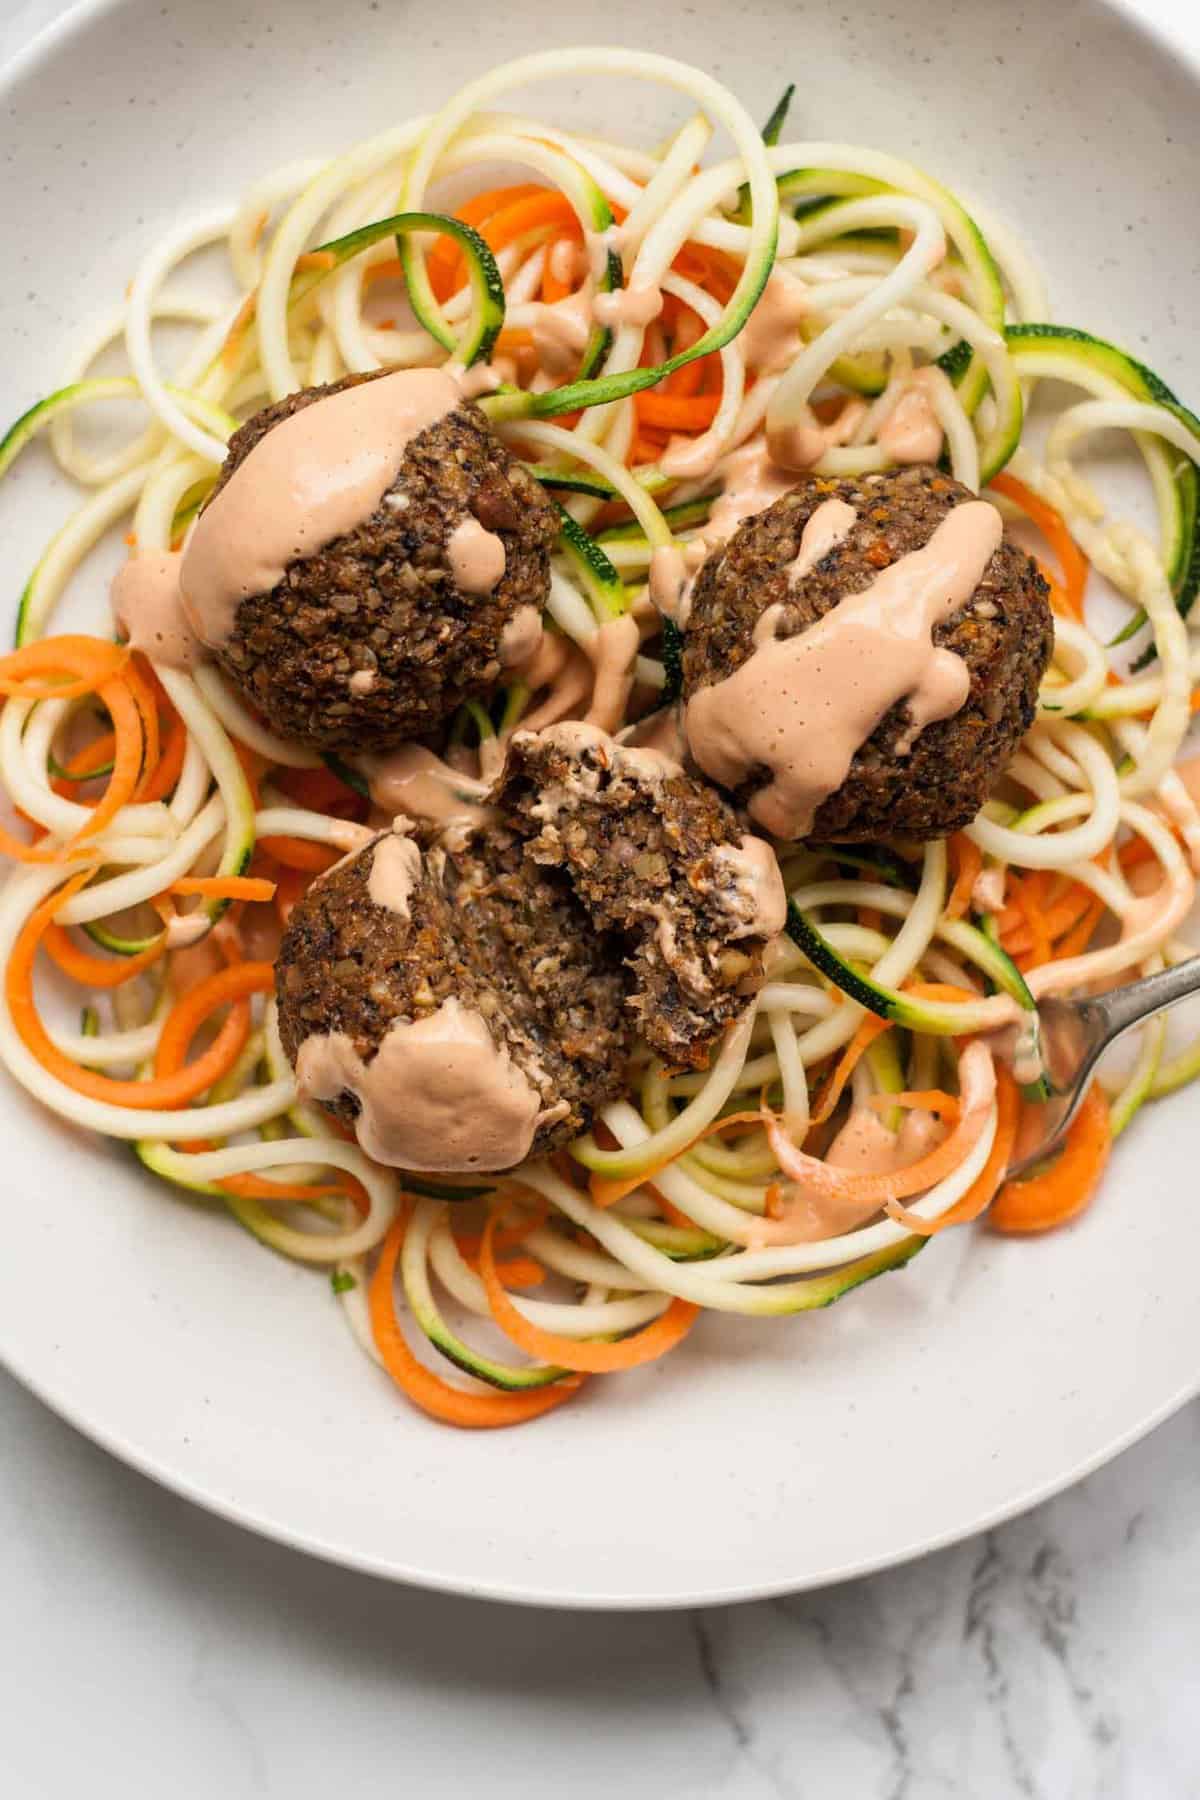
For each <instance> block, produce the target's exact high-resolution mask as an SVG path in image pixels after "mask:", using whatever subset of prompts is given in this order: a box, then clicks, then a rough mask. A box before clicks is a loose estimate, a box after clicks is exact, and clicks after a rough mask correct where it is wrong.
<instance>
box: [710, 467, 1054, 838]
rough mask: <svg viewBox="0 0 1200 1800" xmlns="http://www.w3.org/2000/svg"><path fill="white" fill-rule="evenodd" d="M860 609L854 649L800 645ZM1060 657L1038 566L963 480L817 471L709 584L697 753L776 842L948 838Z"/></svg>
mask: <svg viewBox="0 0 1200 1800" xmlns="http://www.w3.org/2000/svg"><path fill="white" fill-rule="evenodd" d="M963 507H969V508H971V509H972V510H971V511H970V512H969V513H968V514H964V515H959V516H956V518H955V519H954V520H953V521H952V522H951V523H949V524H947V520H948V519H949V516H950V515H951V514H952V513H956V514H957V509H959V508H963ZM943 546H944V549H943ZM900 565H903V567H901V566H900ZM856 597H861V598H856ZM876 599H878V604H877V605H876V604H875V602H876ZM847 601H854V607H855V608H857V609H858V612H857V614H855V616H854V617H852V615H851V613H847V614H845V615H840V619H841V625H842V629H841V633H840V638H839V639H838V640H837V641H835V640H834V638H833V636H832V635H831V633H830V630H829V628H828V627H827V626H826V627H825V628H824V629H823V633H822V634H821V636H820V637H813V638H812V639H811V640H809V641H808V643H807V645H806V652H803V653H798V645H797V642H796V640H801V639H804V638H805V634H809V633H811V632H812V631H813V628H814V627H815V626H817V625H818V623H819V622H821V621H825V620H827V618H828V616H829V615H830V614H831V613H832V612H833V611H834V609H835V608H838V607H839V606H841V605H842V604H843V603H845V602H847ZM918 604H920V605H922V606H925V607H927V608H928V609H929V610H928V612H927V614H926V618H925V624H924V625H922V626H921V629H922V630H923V631H924V640H923V653H922V656H921V658H920V659H919V663H918V662H914V663H913V664H912V669H913V674H912V677H911V682H912V688H911V692H906V677H905V674H904V668H905V667H906V666H907V665H905V664H904V662H903V655H904V654H907V653H908V651H907V650H906V649H905V646H904V645H903V644H902V642H901V639H900V637H899V635H897V633H898V629H899V625H900V624H901V623H904V624H905V625H906V628H907V627H911V626H912V624H913V620H914V618H915V616H916V615H915V614H914V612H913V609H914V607H916V606H917V605H918ZM889 608H890V611H889V610H888V609H889ZM905 608H907V609H908V613H907V615H906V616H905V617H903V618H902V615H903V613H904V609H905ZM853 610H854V609H852V612H853ZM858 615H861V617H859V616H858ZM930 622H932V623H930ZM918 623H919V621H918ZM915 635H916V637H917V638H918V639H919V638H920V631H918V632H917V633H916V634H915ZM789 641H790V642H789ZM911 648H912V646H911V645H909V646H908V650H911ZM1052 648H1053V627H1052V620H1051V614H1050V608H1049V598H1048V589H1047V586H1046V583H1045V581H1044V580H1043V578H1042V576H1041V574H1040V572H1039V571H1038V568H1037V565H1036V564H1035V562H1034V561H1033V559H1032V558H1031V557H1030V556H1028V555H1027V554H1026V553H1025V551H1023V550H1022V549H1021V548H1020V547H1019V546H1018V545H1017V544H1016V543H1014V542H1013V541H1012V540H1011V539H1010V538H1008V537H1007V535H1004V534H1003V533H1002V530H1001V526H1000V522H999V515H998V514H996V513H995V509H994V508H992V507H990V506H988V505H987V503H986V502H981V501H979V500H978V499H977V497H976V496H975V495H973V494H972V493H971V492H970V490H969V489H967V488H965V487H964V486H963V485H962V484H961V483H959V482H957V481H954V480H952V479H951V478H950V477H949V476H948V475H944V474H942V473H941V472H940V471H939V470H937V469H936V468H932V467H924V466H919V467H913V468H906V469H903V470H901V471H898V472H892V473H888V474H878V475H867V476H864V477H862V478H861V479H858V480H834V479H830V478H826V477H817V476H809V477H807V478H806V479H804V480H801V481H800V482H799V483H798V485H797V486H796V487H795V488H794V489H793V490H792V491H791V492H790V493H788V494H786V495H784V497H783V498H782V499H780V500H778V501H776V502H775V504H774V505H772V506H770V507H768V508H767V510H766V511H765V512H761V513H759V514H757V515H755V516H754V517H752V518H749V519H747V520H745V521H744V522H743V523H742V524H741V525H740V526H739V528H738V529H737V531H735V533H734V534H733V536H732V537H731V538H730V539H729V541H728V542H727V543H725V544H724V545H722V546H721V547H720V548H719V549H717V550H715V551H713V553H712V554H711V555H710V556H709V557H708V559H707V561H706V562H705V563H704V566H703V568H702V569H701V571H700V573H699V575H698V577H697V579H696V582H695V587H694V591H693V595H692V599H691V609H690V613H689V615H688V621H687V635H686V640H685V647H684V656H683V692H684V699H685V707H686V710H685V713H684V720H685V732H686V736H687V742H688V746H689V749H690V751H691V754H692V756H693V757H694V758H695V760H696V762H697V763H698V764H699V766H700V767H701V768H702V769H703V770H704V771H705V773H706V774H708V775H709V777H710V779H715V780H718V781H720V782H721V783H722V785H724V786H725V787H727V788H728V789H730V790H731V791H732V792H733V794H734V795H735V797H736V798H737V799H738V800H740V801H741V802H743V803H744V804H745V805H746V806H747V808H748V810H749V813H750V816H751V819H752V821H754V822H756V823H757V824H758V825H759V826H760V828H763V829H766V830H768V831H770V832H772V833H773V834H774V835H776V836H779V837H797V838H800V837H802V838H811V839H813V840H815V841H818V842H821V841H824V842H840V843H855V842H866V841H870V840H872V839H876V838H881V837H908V838H914V839H929V838H938V837H944V836H946V835H947V834H948V833H950V832H952V831H956V830H959V829H960V828H961V827H962V826H964V825H966V824H968V823H969V822H970V821H971V819H973V818H974V816H975V814H976V813H977V812H978V811H979V809H980V807H981V806H982V805H983V803H984V802H985V801H986V800H987V798H988V796H989V794H990V793H991V792H992V790H993V788H994V786H995V784H996V782H997V781H998V780H999V778H1000V776H1001V775H1002V774H1003V772H1004V769H1005V767H1006V765H1007V763H1008V761H1009V759H1010V757H1011V756H1012V754H1013V752H1014V750H1015V749H1016V747H1017V744H1018V742H1019V741H1020V738H1021V736H1022V735H1023V733H1024V732H1025V731H1026V730H1027V729H1028V728H1029V726H1030V725H1031V724H1032V722H1033V718H1034V714H1035V710H1036V706H1037V694H1038V686H1039V683H1040V681H1041V678H1042V675H1043V674H1044V672H1045V670H1046V667H1047V664H1048V662H1049V660H1050V655H1051V651H1052ZM764 652H765V655H764ZM806 653H807V663H805V662H804V660H803V657H804V655H805V654H806ZM914 654H915V653H914ZM756 658H761V659H762V660H757V661H756V660H755V659H756ZM752 664H753V668H751V666H750V665H752ZM772 682H773V683H774V686H773V687H772V685H771V684H772ZM789 684H791V688H790V690H789ZM873 707H874V708H876V711H874V712H873V711H872V708H873ZM856 719H857V721H858V723H857V726H855V725H854V724H853V723H852V722H853V721H854V720H856ZM848 721H850V722H851V723H848ZM858 731H861V733H862V735H861V737H860V736H858V735H857V733H858ZM839 757H840V758H841V760H840V761H839ZM789 783H790V786H789Z"/></svg>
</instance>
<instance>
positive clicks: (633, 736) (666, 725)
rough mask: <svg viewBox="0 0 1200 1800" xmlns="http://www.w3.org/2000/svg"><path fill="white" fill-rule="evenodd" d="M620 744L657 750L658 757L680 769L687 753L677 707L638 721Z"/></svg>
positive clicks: (667, 707)
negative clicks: (664, 758) (663, 757)
mask: <svg viewBox="0 0 1200 1800" xmlns="http://www.w3.org/2000/svg"><path fill="white" fill-rule="evenodd" d="M622 742H623V743H625V744H627V745H629V746H630V747H631V748H632V749H639V750H657V751H658V753H659V755H660V756H665V757H666V758H667V759H668V761H670V762H674V763H678V764H679V766H680V768H682V767H683V762H684V758H685V757H686V756H687V753H688V748H687V740H686V738H685V737H684V735H683V720H682V719H681V717H680V713H679V708H678V707H677V706H664V707H661V708H660V709H659V711H658V712H655V713H651V714H650V715H649V717H648V718H645V719H640V720H639V721H638V723H637V724H636V725H635V726H634V728H633V730H632V731H631V732H630V733H629V736H628V737H626V738H623V739H622Z"/></svg>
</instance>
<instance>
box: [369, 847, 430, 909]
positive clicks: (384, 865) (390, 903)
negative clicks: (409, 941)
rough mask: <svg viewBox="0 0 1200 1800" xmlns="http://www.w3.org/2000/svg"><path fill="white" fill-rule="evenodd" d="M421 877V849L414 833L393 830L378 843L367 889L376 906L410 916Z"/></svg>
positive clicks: (372, 860) (372, 859)
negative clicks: (409, 912)
mask: <svg viewBox="0 0 1200 1800" xmlns="http://www.w3.org/2000/svg"><path fill="white" fill-rule="evenodd" d="M420 879H421V851H420V847H419V846H418V845H417V844H416V843H414V841H413V839H412V838H410V837H405V836H402V835H401V834H400V833H399V832H396V831H393V833H392V835H391V836H390V837H385V838H384V839H383V840H382V841H381V842H380V843H378V844H377V845H376V846H375V854H374V856H373V857H372V858H371V873H370V875H369V876H368V877H367V893H368V894H369V895H370V897H371V900H372V902H373V903H374V904H375V905H376V906H381V907H383V908H384V910H385V911H386V912H392V913H397V914H398V915H399V916H400V918H402V919H407V917H408V903H409V901H410V900H411V899H412V894H413V889H414V888H415V887H416V885H417V883H418V882H419V881H420Z"/></svg>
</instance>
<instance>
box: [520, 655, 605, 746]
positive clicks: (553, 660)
mask: <svg viewBox="0 0 1200 1800" xmlns="http://www.w3.org/2000/svg"><path fill="white" fill-rule="evenodd" d="M523 680H524V681H525V683H526V685H527V686H528V688H529V690H530V692H531V693H534V694H536V693H539V692H540V691H541V690H542V689H545V697H544V699H543V700H542V701H541V704H540V705H538V706H535V707H533V708H532V709H531V711H529V712H528V713H526V715H525V717H524V719H523V720H522V721H521V728H522V730H523V731H541V730H543V729H544V728H545V727H546V726H547V725H554V724H557V722H558V720H559V719H565V718H567V717H568V715H569V714H571V713H573V712H578V711H580V710H583V711H586V709H587V705H588V702H589V700H590V698H591V693H592V688H593V686H594V685H595V671H594V670H593V668H592V665H591V663H590V662H589V660H588V658H587V657H586V656H585V655H584V653H583V651H582V650H581V649H580V647H579V645H578V644H577V643H575V641H574V639H572V638H568V637H564V636H562V635H561V634H560V633H558V632H554V631H548V632H547V633H546V634H545V637H544V638H543V640H542V645H541V648H540V650H539V651H538V653H537V655H536V657H535V658H534V660H533V662H532V663H531V664H530V666H529V668H528V669H527V670H525V671H523Z"/></svg>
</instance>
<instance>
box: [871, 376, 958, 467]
mask: <svg viewBox="0 0 1200 1800" xmlns="http://www.w3.org/2000/svg"><path fill="white" fill-rule="evenodd" d="M937 376H941V379H942V380H943V381H944V380H945V379H946V378H945V376H944V375H942V372H941V370H940V369H918V370H917V372H916V374H915V375H912V376H910V378H909V380H908V382H907V383H906V385H905V388H904V392H903V393H902V394H901V396H900V398H899V400H898V401H897V403H896V405H895V406H894V407H893V408H892V410H891V412H890V413H889V414H888V416H887V418H886V419H885V420H884V422H883V424H882V425H881V426H880V427H879V430H878V432H877V433H876V437H875V441H876V443H877V444H878V445H879V448H880V449H881V450H883V451H885V452H886V454H887V455H888V456H889V457H890V458H891V460H892V461H893V462H896V463H935V462H936V461H937V459H938V457H939V456H940V455H941V454H942V442H943V439H944V436H945V434H944V432H943V430H942V426H941V421H940V420H939V418H938V416H937V413H936V412H935V411H934V405H933V396H932V392H931V389H932V386H933V378H934V377H937Z"/></svg>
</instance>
